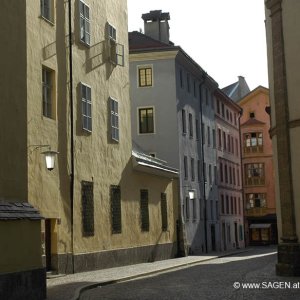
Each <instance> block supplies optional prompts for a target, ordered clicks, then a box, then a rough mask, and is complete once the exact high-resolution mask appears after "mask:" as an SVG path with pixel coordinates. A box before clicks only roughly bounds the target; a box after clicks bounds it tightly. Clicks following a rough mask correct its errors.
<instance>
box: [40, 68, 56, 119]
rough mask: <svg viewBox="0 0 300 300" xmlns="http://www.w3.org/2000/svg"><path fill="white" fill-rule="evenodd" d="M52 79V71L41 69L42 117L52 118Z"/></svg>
mask: <svg viewBox="0 0 300 300" xmlns="http://www.w3.org/2000/svg"><path fill="white" fill-rule="evenodd" d="M53 77H54V71H51V70H50V69H47V68H45V67H43V70H42V85H43V116H45V117H47V118H54V113H53V111H54V109H53V106H54V105H53V102H54V101H53V100H54V95H53Z"/></svg>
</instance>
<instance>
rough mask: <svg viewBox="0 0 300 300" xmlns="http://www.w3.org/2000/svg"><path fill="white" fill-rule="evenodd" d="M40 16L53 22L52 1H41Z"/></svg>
mask: <svg viewBox="0 0 300 300" xmlns="http://www.w3.org/2000/svg"><path fill="white" fill-rule="evenodd" d="M41 16H42V17H43V18H45V19H47V20H48V21H50V22H53V0H41Z"/></svg>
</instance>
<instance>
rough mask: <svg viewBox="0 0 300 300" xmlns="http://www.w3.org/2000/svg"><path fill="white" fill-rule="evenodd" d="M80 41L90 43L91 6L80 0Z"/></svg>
mask: <svg viewBox="0 0 300 300" xmlns="http://www.w3.org/2000/svg"><path fill="white" fill-rule="evenodd" d="M79 15H80V16H79V20H80V31H79V32H80V41H81V42H83V43H85V44H87V45H90V43H91V33H90V8H89V7H88V6H87V5H86V4H85V3H83V2H82V1H80V0H79Z"/></svg>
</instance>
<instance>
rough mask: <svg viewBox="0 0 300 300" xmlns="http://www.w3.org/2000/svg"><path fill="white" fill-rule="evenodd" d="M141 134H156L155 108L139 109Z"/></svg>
mask: <svg viewBox="0 0 300 300" xmlns="http://www.w3.org/2000/svg"><path fill="white" fill-rule="evenodd" d="M138 124H139V134H147V133H154V108H153V107H140V108H138Z"/></svg>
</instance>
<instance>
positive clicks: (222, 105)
mask: <svg viewBox="0 0 300 300" xmlns="http://www.w3.org/2000/svg"><path fill="white" fill-rule="evenodd" d="M221 108H222V117H223V118H225V105H224V103H222V104H221Z"/></svg>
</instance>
